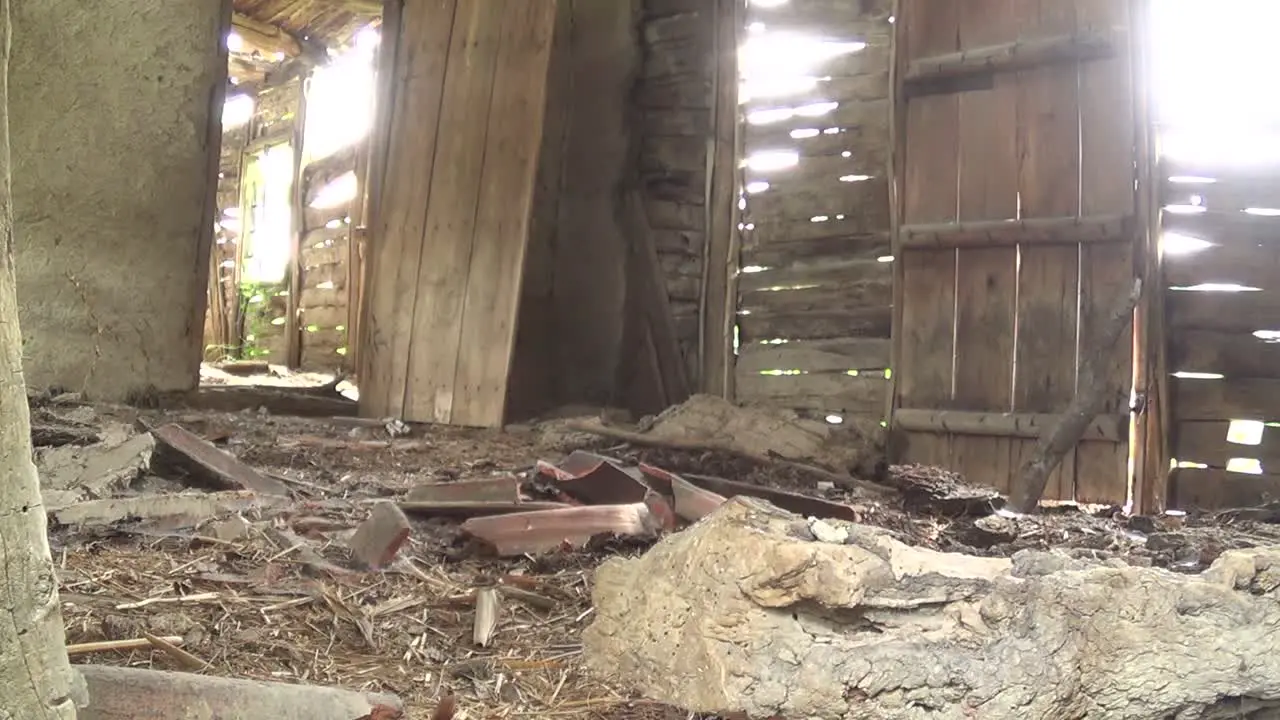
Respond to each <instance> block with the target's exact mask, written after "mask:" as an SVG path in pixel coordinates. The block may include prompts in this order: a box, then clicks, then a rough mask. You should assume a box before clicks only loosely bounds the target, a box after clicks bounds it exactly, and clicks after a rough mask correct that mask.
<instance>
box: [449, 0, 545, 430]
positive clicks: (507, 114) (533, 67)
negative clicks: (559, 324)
mask: <svg viewBox="0 0 1280 720" xmlns="http://www.w3.org/2000/svg"><path fill="white" fill-rule="evenodd" d="M492 12H494V13H495V14H496V15H498V16H500V17H501V21H502V32H501V35H500V39H499V44H498V59H497V69H496V71H495V73H494V80H493V90H492V95H491V98H492V99H491V101H490V107H489V127H488V130H487V132H486V133H485V141H484V149H483V157H484V164H483V166H482V169H481V173H480V196H479V202H478V205H477V209H476V227H475V231H474V232H475V239H474V241H473V248H474V249H473V250H472V252H471V262H470V265H469V267H468V270H467V273H468V280H467V286H466V291H465V299H464V302H463V307H462V332H461V338H460V340H459V343H458V361H457V365H456V370H455V373H456V374H455V377H454V384H453V407H452V412H451V414H450V416H449V421H450V422H451V423H454V424H458V425H474V426H483V427H501V426H502V423H503V421H504V416H505V411H506V398H507V379H508V376H509V374H510V370H511V358H512V351H513V347H514V345H515V332H516V319H517V317H519V305H520V289H521V287H522V284H521V277H522V275H523V273H524V258H525V252H526V249H527V247H528V243H529V217H530V214H531V212H532V208H533V189H534V184H535V183H534V181H535V178H536V175H537V171H538V157H539V149H540V146H541V144H542V125H543V122H542V121H543V115H544V110H545V107H546V94H547V75H548V63H549V61H550V57H551V43H552V40H553V34H554V31H555V21H556V2H554V1H551V2H549V1H547V0H542V2H537V3H529V2H526V1H525V0H503V2H502V3H501V5H500V9H496V10H493V11H492Z"/></svg>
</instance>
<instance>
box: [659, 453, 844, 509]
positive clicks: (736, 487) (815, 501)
mask: <svg viewBox="0 0 1280 720" xmlns="http://www.w3.org/2000/svg"><path fill="white" fill-rule="evenodd" d="M640 470H641V471H642V472H644V474H645V475H646V476H647V477H649V478H653V479H656V480H659V481H665V480H666V479H667V478H669V477H671V476H672V473H669V472H667V471H666V470H663V469H662V468H658V467H654V466H652V465H646V464H644V463H641V464H640ZM683 479H685V480H687V481H688V482H690V483H692V484H693V485H695V486H697V487H700V488H702V489H703V490H709V491H711V492H713V493H716V494H717V495H720V496H721V497H723V498H725V499H728V498H732V497H737V496H738V495H747V496H750V497H758V498H760V499H762V500H768V501H769V502H771V503H773V504H774V505H777V506H778V507H780V508H782V509H783V510H787V511H790V512H793V513H796V514H798V515H804V516H807V517H818V518H835V519H839V520H848V521H850V522H861V520H862V516H861V514H860V513H859V512H858V510H857V509H856V508H854V507H852V506H850V505H845V504H842V503H836V502H831V501H830V500H823V499H821V498H816V497H810V496H808V495H800V494H798V493H791V492H786V491H783V490H776V489H774V488H770V487H765V486H763V485H753V484H751V483H744V482H737V481H734V480H725V479H723V478H717V477H708V476H705V475H685V476H683ZM673 490H674V488H673Z"/></svg>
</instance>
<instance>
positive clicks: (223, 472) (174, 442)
mask: <svg viewBox="0 0 1280 720" xmlns="http://www.w3.org/2000/svg"><path fill="white" fill-rule="evenodd" d="M151 434H152V435H153V436H154V437H155V439H156V442H157V443H158V445H157V447H156V452H157V453H158V460H160V461H161V462H163V463H164V464H165V465H172V466H178V467H181V468H182V469H183V470H186V471H187V472H188V473H189V474H190V475H191V477H192V478H193V479H194V480H196V482H195V483H194V484H207V485H211V486H213V487H214V488H215V489H218V490H252V491H253V492H255V493H258V494H259V495H279V496H283V497H289V487H288V486H287V485H285V484H284V483H282V482H280V481H279V480H276V479H275V478H270V477H267V476H265V475H262V474H261V473H259V472H258V471H257V470H254V469H253V468H251V467H249V466H248V465H246V464H244V463H242V462H240V460H239V459H238V458H236V457H235V456H234V455H232V454H230V453H228V452H225V451H223V450H220V449H218V448H216V447H214V446H213V444H212V443H210V442H209V441H208V440H205V439H204V438H202V437H200V436H198V435H196V434H195V433H192V432H191V431H190V430H187V429H186V428H184V427H182V426H181V425H174V424H169V425H163V426H161V427H158V428H156V429H155V430H153V431H152V432H151Z"/></svg>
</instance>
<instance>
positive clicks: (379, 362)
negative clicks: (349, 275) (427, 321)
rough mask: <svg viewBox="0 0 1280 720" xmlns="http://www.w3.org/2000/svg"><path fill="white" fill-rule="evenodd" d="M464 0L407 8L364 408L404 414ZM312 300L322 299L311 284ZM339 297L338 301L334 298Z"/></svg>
mask: <svg viewBox="0 0 1280 720" xmlns="http://www.w3.org/2000/svg"><path fill="white" fill-rule="evenodd" d="M456 4H457V2H456V0H431V1H430V2H422V3H417V4H415V5H413V6H412V7H410V8H405V11H404V13H403V15H402V17H401V28H400V29H401V32H400V35H399V37H398V38H397V41H396V52H395V66H394V67H393V68H383V69H382V71H383V72H385V73H387V74H388V75H394V76H395V77H396V80H395V82H393V83H391V85H392V87H397V88H398V91H397V92H396V93H395V96H394V107H392V108H389V109H388V114H387V117H386V130H387V133H386V143H385V144H386V147H387V156H386V163H385V170H384V177H382V178H380V179H379V182H378V183H377V184H376V187H378V188H380V191H379V194H378V195H377V196H376V197H375V200H376V202H375V208H376V217H375V218H374V222H375V225H374V232H373V234H372V237H371V238H370V262H369V265H370V267H369V272H368V277H369V278H370V289H371V293H370V299H369V306H368V309H367V318H366V319H367V322H366V323H365V331H364V337H365V341H366V342H365V343H364V345H363V349H364V352H363V353H362V354H361V356H362V367H361V370H360V377H361V378H362V380H361V386H360V406H361V413H362V414H364V415H369V416H372V417H387V416H400V415H401V414H403V412H404V399H405V388H406V386H407V383H408V377H409V372H408V363H409V352H408V347H409V341H410V332H411V326H412V322H413V312H412V306H413V304H414V302H415V300H416V297H417V294H416V281H417V276H418V265H419V262H420V259H421V250H422V231H423V220H424V217H423V213H422V206H421V202H420V199H421V198H422V197H423V196H424V195H425V193H426V190H427V188H428V187H429V184H430V168H432V167H433V166H434V163H435V156H436V139H437V137H438V130H439V117H440V104H441V101H442V95H443V88H444V79H445V67H446V60H447V58H448V49H449V45H450V36H451V34H452V30H453V23H452V20H451V18H452V17H453V14H454V10H455V6H456ZM301 302H302V303H303V305H304V306H306V305H307V304H311V303H313V302H315V301H314V300H312V299H309V298H308V297H307V292H306V291H304V292H303V297H302V300H301ZM334 304H337V303H334Z"/></svg>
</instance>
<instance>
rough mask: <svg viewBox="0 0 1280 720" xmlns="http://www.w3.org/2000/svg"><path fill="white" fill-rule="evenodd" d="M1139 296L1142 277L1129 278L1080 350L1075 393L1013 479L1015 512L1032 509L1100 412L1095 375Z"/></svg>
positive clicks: (1102, 393) (1101, 389)
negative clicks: (1127, 288) (1097, 329)
mask: <svg viewBox="0 0 1280 720" xmlns="http://www.w3.org/2000/svg"><path fill="white" fill-rule="evenodd" d="M1141 296H1142V279H1141V278H1138V279H1135V280H1134V281H1133V290H1132V291H1130V293H1129V295H1128V296H1127V297H1125V298H1124V300H1123V301H1122V302H1121V304H1120V306H1119V307H1117V308H1115V310H1114V311H1113V313H1112V315H1111V316H1110V317H1109V318H1107V324H1106V325H1104V326H1103V327H1102V333H1101V335H1100V336H1099V337H1098V338H1096V339H1095V342H1096V343H1097V344H1096V345H1095V346H1093V347H1091V348H1088V352H1087V353H1086V352H1081V356H1082V357H1083V358H1084V362H1082V363H1081V364H1080V382H1079V383H1078V386H1077V389H1076V396H1075V398H1074V399H1072V401H1071V404H1070V405H1068V406H1067V409H1066V410H1065V411H1064V412H1063V413H1062V415H1061V416H1060V417H1059V419H1058V421H1057V423H1055V424H1054V425H1053V427H1052V428H1051V429H1050V430H1049V431H1048V432H1046V433H1044V434H1042V435H1041V436H1040V440H1039V441H1038V442H1037V443H1036V449H1035V451H1034V452H1033V453H1032V454H1031V457H1030V458H1029V459H1028V460H1027V463H1026V464H1025V465H1023V466H1022V472H1021V473H1019V477H1018V479H1017V483H1016V484H1015V486H1014V488H1013V493H1012V496H1011V497H1010V498H1009V504H1010V507H1011V508H1012V509H1014V510H1016V511H1018V512H1022V513H1030V512H1034V511H1035V509H1036V506H1037V505H1038V504H1039V503H1040V498H1041V497H1042V496H1043V495H1044V487H1045V485H1046V484H1047V483H1048V481H1049V475H1050V474H1051V473H1052V472H1053V471H1054V469H1055V468H1057V467H1058V464H1059V463H1061V462H1062V458H1063V457H1064V456H1065V455H1066V454H1067V453H1068V452H1070V451H1071V450H1072V448H1074V447H1075V446H1076V444H1077V443H1079V442H1080V438H1081V437H1082V436H1083V435H1084V432H1085V430H1086V429H1087V428H1088V427H1089V423H1091V422H1093V419H1094V418H1095V417H1097V416H1098V413H1100V412H1102V408H1103V406H1104V405H1105V404H1106V401H1107V396H1106V383H1105V382H1103V380H1102V378H1101V377H1099V375H1100V374H1101V371H1102V368H1103V366H1104V365H1105V364H1106V363H1107V362H1109V361H1110V359H1111V353H1112V350H1113V349H1114V348H1115V345H1116V343H1117V342H1119V340H1120V336H1121V335H1123V334H1124V331H1125V329H1126V328H1128V327H1129V324H1130V323H1131V322H1132V321H1133V309H1134V307H1136V306H1137V304H1138V299H1139V298H1140V297H1141Z"/></svg>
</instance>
